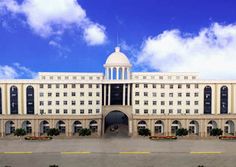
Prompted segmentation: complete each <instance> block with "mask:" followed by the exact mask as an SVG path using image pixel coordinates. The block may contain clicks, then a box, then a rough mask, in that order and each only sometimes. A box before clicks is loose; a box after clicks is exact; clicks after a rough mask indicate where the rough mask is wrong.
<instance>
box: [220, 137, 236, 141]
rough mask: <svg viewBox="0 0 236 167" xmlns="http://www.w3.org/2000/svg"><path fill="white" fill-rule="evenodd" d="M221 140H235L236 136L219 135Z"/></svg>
mask: <svg viewBox="0 0 236 167" xmlns="http://www.w3.org/2000/svg"><path fill="white" fill-rule="evenodd" d="M219 139H221V140H236V136H220V137H219Z"/></svg>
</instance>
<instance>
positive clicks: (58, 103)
mask: <svg viewBox="0 0 236 167" xmlns="http://www.w3.org/2000/svg"><path fill="white" fill-rule="evenodd" d="M45 103H46V102H44V101H39V105H40V106H44V105H45ZM68 103H69V102H68V101H66V100H64V101H63V103H62V104H63V105H68ZM70 103H71V105H72V106H75V105H76V101H75V100H72V101H71V102H70ZM47 104H48V106H51V105H52V104H53V102H52V101H47ZM62 104H61V102H60V101H55V105H62ZM84 104H85V101H84V100H81V101H80V105H84ZM88 105H93V101H92V100H89V101H88ZM96 105H100V101H99V100H96Z"/></svg>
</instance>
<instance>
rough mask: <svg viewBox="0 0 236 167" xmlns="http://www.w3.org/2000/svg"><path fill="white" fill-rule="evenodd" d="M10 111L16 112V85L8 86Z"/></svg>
mask: <svg viewBox="0 0 236 167" xmlns="http://www.w3.org/2000/svg"><path fill="white" fill-rule="evenodd" d="M10 105H11V106H10V112H11V114H18V90H17V87H16V86H12V87H11V88H10Z"/></svg>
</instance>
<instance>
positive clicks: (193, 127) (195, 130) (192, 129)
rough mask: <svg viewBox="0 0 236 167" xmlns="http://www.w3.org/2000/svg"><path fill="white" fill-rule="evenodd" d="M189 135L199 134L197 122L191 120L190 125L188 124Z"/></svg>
mask: <svg viewBox="0 0 236 167" xmlns="http://www.w3.org/2000/svg"><path fill="white" fill-rule="evenodd" d="M188 131H189V134H190V135H191V134H192V135H193V134H194V135H198V134H199V124H198V122H197V121H195V120H192V121H191V122H190V123H189V129H188Z"/></svg>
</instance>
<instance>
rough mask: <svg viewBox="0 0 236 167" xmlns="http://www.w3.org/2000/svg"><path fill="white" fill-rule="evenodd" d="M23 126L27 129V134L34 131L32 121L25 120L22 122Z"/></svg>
mask: <svg viewBox="0 0 236 167" xmlns="http://www.w3.org/2000/svg"><path fill="white" fill-rule="evenodd" d="M22 128H23V129H24V130H25V131H26V133H27V134H31V133H32V126H31V122H30V121H24V122H23V123H22Z"/></svg>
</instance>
